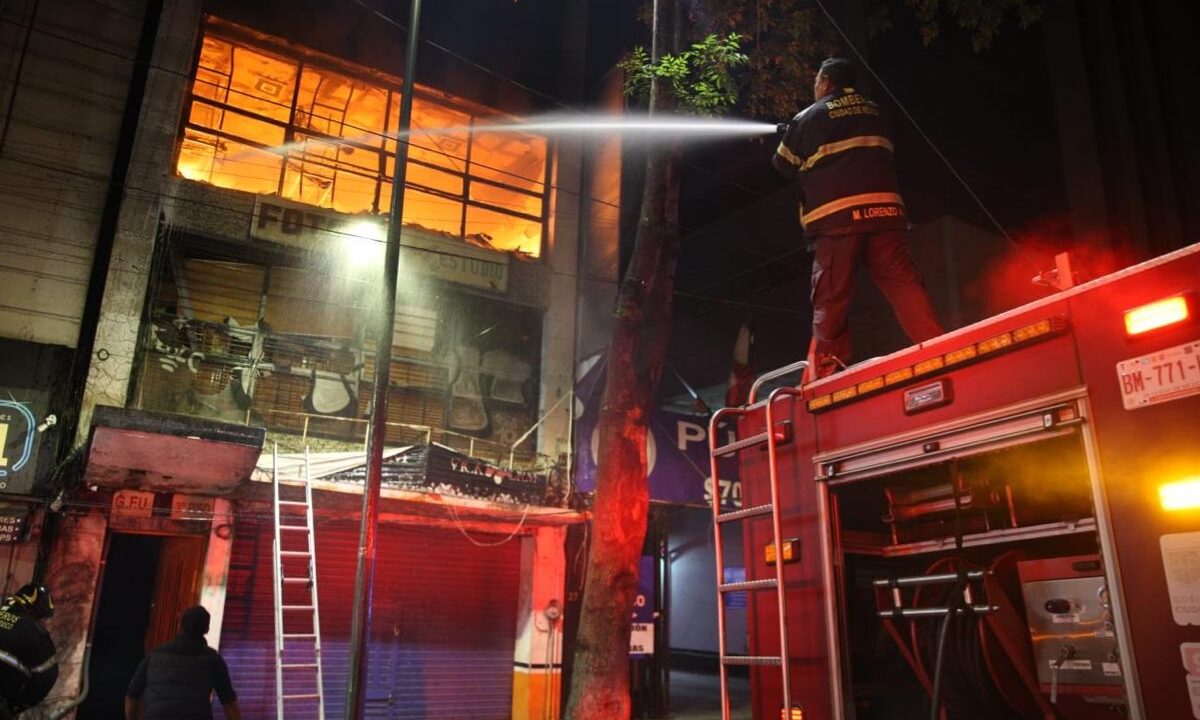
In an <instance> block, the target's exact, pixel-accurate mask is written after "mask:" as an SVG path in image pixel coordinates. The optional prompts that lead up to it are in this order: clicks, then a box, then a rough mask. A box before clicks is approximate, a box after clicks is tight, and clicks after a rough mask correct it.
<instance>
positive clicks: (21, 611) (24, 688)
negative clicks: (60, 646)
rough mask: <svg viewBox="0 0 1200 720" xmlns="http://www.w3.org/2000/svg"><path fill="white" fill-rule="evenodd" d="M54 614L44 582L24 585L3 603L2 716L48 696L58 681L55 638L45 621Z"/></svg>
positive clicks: (0, 631) (0, 616)
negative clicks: (42, 583)
mask: <svg viewBox="0 0 1200 720" xmlns="http://www.w3.org/2000/svg"><path fill="white" fill-rule="evenodd" d="M52 615H54V600H53V599H52V598H51V597H50V591H48V590H47V589H46V588H45V587H44V586H42V585H33V584H30V585H25V586H23V587H22V588H21V589H20V590H17V592H16V593H15V594H13V595H11V596H9V597H8V598H5V600H4V602H3V604H0V720H3V719H5V718H11V717H16V716H17V714H19V713H20V712H21V711H23V710H25V709H27V708H31V707H33V706H35V705H37V704H38V703H40V702H41V701H42V700H44V699H46V695H48V694H49V693H50V689H51V688H53V687H54V683H55V682H57V681H58V658H57V657H56V654H55V649H54V641H53V640H51V639H50V633H49V632H48V631H47V630H46V628H45V627H44V626H43V624H42V623H43V622H44V621H45V620H46V619H48V618H50V617H51V616H52Z"/></svg>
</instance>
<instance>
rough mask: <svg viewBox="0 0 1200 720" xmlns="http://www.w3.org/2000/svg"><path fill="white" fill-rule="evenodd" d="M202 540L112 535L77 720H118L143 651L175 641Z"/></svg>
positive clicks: (192, 595)
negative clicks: (86, 682)
mask: <svg viewBox="0 0 1200 720" xmlns="http://www.w3.org/2000/svg"><path fill="white" fill-rule="evenodd" d="M204 539H205V538H204V536H201V535H138V534H131V533H114V534H113V535H112V537H111V538H110V540H109V545H108V553H107V555H106V556H105V568H104V580H103V583H102V584H101V586H100V595H99V598H98V601H99V606H98V607H97V608H96V620H95V631H94V632H93V634H92V656H91V661H90V663H89V668H88V687H89V691H88V697H87V699H86V700H85V701H84V703H83V704H82V705H81V706H80V708H79V712H78V717H79V718H80V720H122V719H123V718H124V717H125V714H124V713H125V710H124V699H125V690H126V688H128V687H129V681H130V679H131V678H132V677H133V673H134V671H135V670H137V666H138V663H140V662H141V661H142V657H144V655H145V654H146V652H148V651H150V650H152V649H154V648H155V647H157V646H158V645H161V644H162V643H164V642H167V641H169V640H171V639H172V638H173V637H175V632H176V626H177V624H178V622H179V616H180V613H181V612H182V611H183V610H184V609H185V608H187V607H189V606H191V605H194V604H195V603H196V599H197V597H198V581H199V577H200V569H201V567H202V566H203V562H204Z"/></svg>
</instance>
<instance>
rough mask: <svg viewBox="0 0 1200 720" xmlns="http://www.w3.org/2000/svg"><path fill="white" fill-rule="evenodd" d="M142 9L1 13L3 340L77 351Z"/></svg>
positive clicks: (78, 1)
mask: <svg viewBox="0 0 1200 720" xmlns="http://www.w3.org/2000/svg"><path fill="white" fill-rule="evenodd" d="M143 7H144V3H142V2H139V1H137V0H133V1H131V2H115V1H106V0H43V1H42V2H37V1H36V0H15V1H14V2H7V3H4V4H3V5H0V80H2V82H0V88H2V94H0V122H3V125H2V126H0V245H2V246H3V248H4V251H3V255H2V256H0V336H3V337H10V338H19V339H23V340H33V341H36V342H41V343H46V344H51V345H65V346H69V347H74V345H75V343H76V340H77V337H78V334H79V318H80V315H81V313H82V311H83V302H84V295H85V293H86V291H87V283H88V276H89V273H90V271H91V264H92V255H93V250H94V247H95V244H96V236H97V231H98V225H99V219H100V210H101V208H102V206H103V204H104V198H105V193H106V192H107V189H108V180H109V176H110V173H111V170H112V165H113V156H114V154H115V152H116V144H117V135H118V132H119V129H120V124H121V113H122V111H123V109H124V107H125V98H126V94H127V92H128V88H129V77H130V73H131V69H132V65H133V63H132V59H133V57H134V55H135V53H136V50H137V44H138V39H139V35H140V32H141V23H142V12H143Z"/></svg>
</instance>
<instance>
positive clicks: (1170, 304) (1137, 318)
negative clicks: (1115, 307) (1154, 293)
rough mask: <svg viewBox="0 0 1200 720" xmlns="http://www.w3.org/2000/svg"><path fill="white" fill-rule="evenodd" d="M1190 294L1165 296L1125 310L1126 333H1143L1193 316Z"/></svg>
mask: <svg viewBox="0 0 1200 720" xmlns="http://www.w3.org/2000/svg"><path fill="white" fill-rule="evenodd" d="M1189 300H1190V297H1189V295H1176V296H1174V297H1169V298H1164V299H1162V300H1158V301H1156V302H1152V303H1150V304H1149V305H1142V306H1140V307H1135V308H1133V309H1132V310H1126V311H1125V334H1126V335H1131V336H1132V335H1143V334H1145V333H1148V332H1152V331H1154V330H1160V329H1162V328H1165V327H1169V326H1171V325H1174V324H1176V323H1180V322H1183V321H1184V320H1187V319H1188V317H1189V316H1191V308H1190V307H1189V306H1190V305H1191V304H1192V303H1191V302H1189Z"/></svg>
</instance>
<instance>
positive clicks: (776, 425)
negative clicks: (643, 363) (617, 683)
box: [708, 361, 809, 720]
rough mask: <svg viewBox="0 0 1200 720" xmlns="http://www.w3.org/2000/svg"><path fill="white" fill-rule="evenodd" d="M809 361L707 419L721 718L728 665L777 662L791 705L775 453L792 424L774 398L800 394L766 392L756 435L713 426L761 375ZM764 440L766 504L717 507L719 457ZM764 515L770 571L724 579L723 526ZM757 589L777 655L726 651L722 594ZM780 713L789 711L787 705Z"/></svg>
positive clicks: (725, 717)
mask: <svg viewBox="0 0 1200 720" xmlns="http://www.w3.org/2000/svg"><path fill="white" fill-rule="evenodd" d="M808 367H809V364H808V362H807V361H801V362H798V363H793V364H792V365H788V366H787V367H783V368H780V369H778V370H775V371H772V372H770V373H766V374H765V375H763V376H762V377H760V378H758V380H756V381H755V383H754V387H753V388H751V390H750V400H749V404H748V405H747V406H746V407H740V408H722V409H720V410H718V411H717V412H716V413H714V414H713V417H712V420H711V421H709V428H708V440H709V451H710V456H711V459H712V486H713V489H714V492H713V540H714V543H713V545H714V550H715V551H716V566H717V649H718V651H719V653H720V668H721V720H730V708H729V671H728V668H730V667H732V666H766V667H778V668H779V672H780V675H781V677H782V681H783V683H782V685H783V707H784V708H789V709H790V708H791V706H792V673H791V670H792V667H791V657H790V655H789V652H788V617H787V596H786V588H785V586H784V582H783V565H784V563H783V520H782V515H781V512H780V507H779V472H778V466H779V464H778V459H777V457H776V455H777V451H778V448H779V446H781V445H785V444H787V443H788V442H790V441H791V440H792V426H791V421H790V420H784V421H783V422H777V421H776V420H775V413H774V406H775V403H776V401H777V400H778V399H779V398H781V397H784V396H792V397H796V396H799V395H800V391H799V390H798V389H796V388H791V387H781V388H777V389H776V390H774V391H773V392H772V393H771V394H770V396H769V397H768V399H767V402H766V406H765V408H763V413H764V415H765V424H764V427H765V428H767V429H766V430H764V431H763V432H761V433H758V434H757V435H752V436H750V437H747V438H743V439H740V440H735V441H733V442H731V443H729V444H727V445H717V438H718V437H719V434H718V426H719V425H720V424H721V423H722V422H723V421H724V420H725V419H726V418H729V417H738V418H741V417H745V416H746V415H747V414H748V412H749V407H750V406H753V405H754V404H755V402H756V398H757V395H758V391H759V389H760V388H761V387H762V385H763V383H765V382H766V381H768V380H772V379H775V378H778V377H782V376H784V375H787V374H790V373H794V372H797V371H805V370H807V368H808ZM764 444H765V445H766V448H767V455H768V466H769V471H770V484H771V502H770V504H767V505H757V506H755V507H748V508H742V509H741V510H732V511H723V509H722V507H721V494H720V492H717V491H716V489H717V488H719V487H720V477H719V475H718V465H719V463H718V460H720V458H722V457H726V456H730V455H736V454H737V453H739V452H742V451H744V450H747V449H749V448H759V447H761V446H763V445H764ZM766 516H770V518H771V531H772V532H771V537H772V539H773V542H774V543H775V548H776V560H775V577H772V578H762V579H753V580H746V581H743V582H726V580H725V550H724V543H723V541H722V539H721V529H722V526H724V525H727V524H729V523H733V522H739V521H744V520H749V519H752V518H758V517H766ZM759 590H772V591H774V593H775V598H776V605H777V607H778V612H779V648H780V650H779V655H777V656H764V655H731V654H729V652H728V651H727V649H726V640H727V638H726V629H725V596H726V594H728V593H733V592H750V591H759ZM785 717H790V710H789V711H788V713H787V714H786V715H785Z"/></svg>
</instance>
